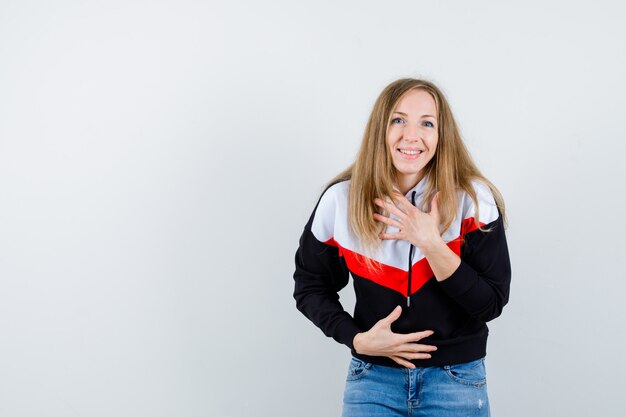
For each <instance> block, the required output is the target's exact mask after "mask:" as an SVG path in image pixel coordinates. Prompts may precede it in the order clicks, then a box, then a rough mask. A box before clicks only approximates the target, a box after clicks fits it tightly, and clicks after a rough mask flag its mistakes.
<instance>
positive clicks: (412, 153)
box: [398, 149, 423, 155]
mask: <svg viewBox="0 0 626 417" xmlns="http://www.w3.org/2000/svg"><path fill="white" fill-rule="evenodd" d="M398 150H399V151H400V152H402V153H404V154H407V155H418V154H420V153H422V152H423V151H408V150H405V149H398Z"/></svg>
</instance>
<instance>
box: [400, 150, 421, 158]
mask: <svg viewBox="0 0 626 417" xmlns="http://www.w3.org/2000/svg"><path fill="white" fill-rule="evenodd" d="M409 151H410V150H409ZM412 152H416V153H414V154H408V153H404V152H401V151H400V149H398V153H399V154H400V156H401V157H402V158H403V159H417V158H419V157H420V155H421V154H422V152H423V151H412Z"/></svg>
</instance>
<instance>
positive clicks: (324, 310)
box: [293, 195, 361, 349]
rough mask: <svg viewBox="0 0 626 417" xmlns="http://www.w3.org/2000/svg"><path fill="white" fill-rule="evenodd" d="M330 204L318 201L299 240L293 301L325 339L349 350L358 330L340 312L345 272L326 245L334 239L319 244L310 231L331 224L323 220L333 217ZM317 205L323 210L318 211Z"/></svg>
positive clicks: (333, 248) (336, 250) (335, 253)
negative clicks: (322, 223) (334, 341)
mask: <svg viewBox="0 0 626 417" xmlns="http://www.w3.org/2000/svg"><path fill="white" fill-rule="evenodd" d="M322 200H323V201H322ZM330 200H332V198H324V195H323V196H322V197H321V198H320V201H318V204H317V205H316V207H315V209H314V211H313V214H311V217H310V219H309V221H308V223H307V224H306V226H305V227H304V231H303V232H302V235H301V237H300V244H299V247H298V249H297V251H296V254H295V266H296V269H295V272H294V274H293V278H294V281H295V287H294V292H293V297H294V298H295V300H296V307H297V308H298V310H300V312H302V314H304V315H305V316H306V317H307V318H308V319H309V320H311V321H312V322H313V323H314V324H315V325H316V326H317V327H319V328H320V329H321V330H322V332H323V333H324V334H325V335H326V336H328V337H332V338H333V339H335V340H336V341H337V342H339V343H343V344H344V345H346V346H348V347H349V348H350V349H353V348H354V347H353V345H352V341H353V339H354V336H356V334H357V333H359V332H361V329H360V328H359V327H358V326H357V324H356V322H355V321H354V319H353V318H352V316H351V315H350V314H348V312H346V311H345V310H344V309H343V306H342V305H341V303H340V302H339V294H337V293H338V291H339V290H341V289H342V288H344V287H345V286H346V285H347V284H348V282H349V270H348V268H347V266H346V263H345V261H344V260H343V258H342V257H341V255H340V252H339V248H338V247H337V246H336V245H333V244H332V243H330V242H334V239H328V240H326V241H324V242H322V241H320V240H318V238H317V237H316V236H315V234H314V233H313V231H312V225H313V223H314V222H318V223H319V222H324V223H326V224H327V225H328V224H329V222H332V220H333V219H331V218H327V217H328V216H327V214H328V213H334V210H332V208H330V207H328V206H327V205H328V204H331V203H332V202H331V201H330ZM320 205H322V206H325V207H322V209H321V210H320ZM329 208H330V210H329ZM315 229H317V227H316V228H315ZM327 242H328V243H327Z"/></svg>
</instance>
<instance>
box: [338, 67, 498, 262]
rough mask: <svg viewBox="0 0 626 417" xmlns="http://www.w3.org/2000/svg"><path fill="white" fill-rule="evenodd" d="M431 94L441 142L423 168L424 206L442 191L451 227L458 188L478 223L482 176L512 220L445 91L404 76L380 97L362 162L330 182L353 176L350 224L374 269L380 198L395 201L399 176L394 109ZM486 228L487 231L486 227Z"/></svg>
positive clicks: (369, 124)
mask: <svg viewBox="0 0 626 417" xmlns="http://www.w3.org/2000/svg"><path fill="white" fill-rule="evenodd" d="M413 89H421V90H424V91H426V92H428V93H429V94H430V95H431V96H432V97H433V99H434V100H435V104H436V106H437V122H438V123H437V125H438V136H439V138H438V142H437V148H436V152H435V156H434V157H433V158H432V159H431V160H430V161H429V163H428V164H427V165H426V166H425V167H424V168H423V170H424V171H423V174H424V175H423V176H422V178H424V176H427V177H428V178H427V182H426V188H425V192H424V198H423V199H422V206H421V207H420V209H422V210H424V211H430V202H431V200H432V198H433V197H434V195H435V193H436V192H437V191H439V199H438V207H439V212H440V214H441V223H442V228H441V229H440V230H441V233H443V232H444V231H445V230H447V229H448V228H449V227H450V225H451V224H452V222H453V221H454V219H455V217H456V215H457V210H456V209H457V203H458V202H457V191H458V190H463V191H465V192H466V193H467V194H469V196H470V197H471V198H472V200H473V201H474V205H475V207H476V214H475V216H474V220H475V222H476V226H477V227H479V228H480V224H479V222H478V201H477V198H476V192H475V191H474V188H473V187H472V184H471V181H472V180H480V181H482V182H483V183H484V184H485V185H487V186H488V187H489V188H490V189H491V192H492V193H493V196H494V199H495V201H496V205H497V206H498V208H499V210H500V213H501V215H502V217H503V220H504V222H505V224H506V217H505V210H504V200H503V198H502V195H501V194H500V192H499V191H498V190H497V189H496V187H495V186H494V185H493V184H492V183H491V182H490V181H489V180H487V178H485V177H484V176H483V175H482V174H481V173H480V171H479V170H478V168H477V167H476V164H475V163H474V161H473V160H472V158H471V156H470V154H469V152H468V150H467V148H466V146H465V144H464V143H463V140H462V138H461V135H460V132H459V129H458V127H457V124H456V122H455V120H454V117H453V115H452V111H451V110H450V106H449V104H448V101H447V99H446V97H445V96H444V94H443V92H442V91H441V90H440V89H439V88H438V87H437V86H436V85H435V84H433V83H432V82H430V81H427V80H423V79H414V78H402V79H399V80H396V81H394V82H392V83H391V84H389V85H388V86H387V87H385V89H384V90H383V91H382V92H381V94H380V95H379V96H378V98H377V100H376V102H375V104H374V108H373V109H372V112H371V114H370V117H369V120H368V122H367V125H366V128H365V133H364V134H363V140H362V142H361V147H360V150H359V153H358V155H357V158H356V160H355V161H354V162H353V163H352V164H351V165H350V166H349V167H348V168H346V169H345V170H343V171H342V172H341V173H339V174H338V175H336V176H335V177H334V178H333V179H332V180H330V181H329V182H328V183H327V184H326V186H329V185H331V184H334V183H336V182H339V181H344V180H351V181H350V191H349V203H348V218H349V225H350V227H351V228H352V231H353V232H354V233H355V234H356V235H357V236H358V237H359V239H360V241H361V243H362V245H363V247H362V249H363V250H364V251H365V253H366V255H369V256H367V257H365V262H366V265H367V267H368V268H369V269H371V270H373V271H379V268H377V267H376V266H375V264H374V263H373V262H372V261H371V259H370V257H371V254H372V253H373V252H374V251H376V250H378V249H379V248H380V244H381V240H380V238H379V236H378V235H379V233H380V232H382V231H383V230H384V229H385V227H386V225H385V224H384V223H382V222H378V221H376V220H375V219H374V217H373V214H374V213H375V212H376V213H381V214H385V215H388V213H384V211H383V210H381V209H380V208H379V207H378V206H377V205H375V204H374V198H376V197H378V198H382V199H383V200H385V199H390V198H391V195H392V192H393V183H394V182H395V180H396V172H395V167H394V166H393V161H392V156H391V154H390V152H389V148H388V146H387V130H388V128H389V124H390V122H391V118H392V112H393V111H394V110H395V107H396V105H397V104H398V102H399V100H400V99H401V98H402V96H403V95H404V94H405V93H407V92H408V91H410V90H413ZM481 230H483V231H484V229H481Z"/></svg>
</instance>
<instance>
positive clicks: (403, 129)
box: [387, 89, 439, 190]
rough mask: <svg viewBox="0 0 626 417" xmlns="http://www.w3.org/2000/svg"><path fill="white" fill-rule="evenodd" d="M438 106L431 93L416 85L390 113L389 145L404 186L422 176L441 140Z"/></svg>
mask: <svg viewBox="0 0 626 417" xmlns="http://www.w3.org/2000/svg"><path fill="white" fill-rule="evenodd" d="M438 136H439V135H438V126H437V106H436V105H435V100H434V99H433V97H432V96H431V95H430V93H428V92H426V91H424V90H421V89H413V90H410V91H408V92H407V93H405V94H404V96H403V97H402V98H401V99H400V101H399V102H398V104H397V106H396V108H395V109H394V112H393V113H392V114H391V122H390V125H389V127H388V128H387V145H388V146H389V151H390V152H391V156H392V159H393V166H394V167H395V169H396V174H397V176H398V183H399V185H400V187H401V188H402V189H407V190H408V189H410V188H412V187H413V186H414V185H415V184H417V182H418V181H419V180H420V179H421V178H422V175H423V174H422V172H421V171H422V169H424V167H425V166H426V164H428V162H429V161H430V160H431V159H432V158H433V156H434V155H435V150H436V149H437V140H438Z"/></svg>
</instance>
